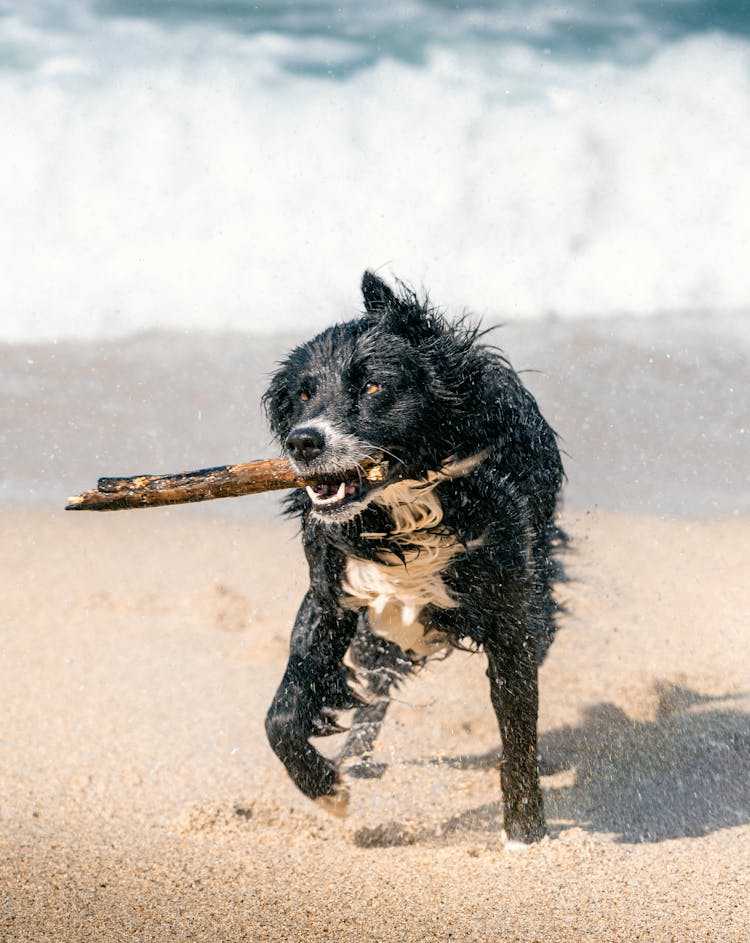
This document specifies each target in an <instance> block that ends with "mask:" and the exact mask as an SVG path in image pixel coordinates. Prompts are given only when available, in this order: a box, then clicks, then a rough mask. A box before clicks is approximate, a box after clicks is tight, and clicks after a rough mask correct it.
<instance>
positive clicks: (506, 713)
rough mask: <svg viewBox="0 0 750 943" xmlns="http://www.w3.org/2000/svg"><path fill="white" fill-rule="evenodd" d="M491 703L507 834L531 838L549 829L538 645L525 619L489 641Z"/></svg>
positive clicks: (518, 838)
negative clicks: (540, 754)
mask: <svg viewBox="0 0 750 943" xmlns="http://www.w3.org/2000/svg"><path fill="white" fill-rule="evenodd" d="M486 648H487V657H488V660H489V665H488V669H487V674H488V676H489V679H490V695H491V697H492V706H493V707H494V709H495V714H496V715H497V720H498V724H499V726H500V735H501V737H502V741H503V756H502V761H501V767H500V769H501V772H500V784H501V788H502V796H503V813H504V827H505V834H506V836H507V838H508V840H509V841H512V842H523V843H529V842H534V841H539V839H540V838H542V837H543V836H544V835H545V832H546V827H545V823H544V808H543V805H542V791H541V787H540V785H539V768H538V765H537V713H538V705H539V688H538V682H537V664H536V646H535V644H534V641H533V639H530V638H529V637H528V636H527V634H526V626H525V624H523V625H521V624H518V623H516V624H515V625H511V626H507V627H505V628H504V631H503V632H502V633H501V634H500V636H499V637H498V638H496V639H493V640H492V643H491V644H488V645H487V646H486Z"/></svg>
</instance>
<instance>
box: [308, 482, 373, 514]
mask: <svg viewBox="0 0 750 943" xmlns="http://www.w3.org/2000/svg"><path fill="white" fill-rule="evenodd" d="M305 490H306V491H307V493H308V494H309V496H310V500H311V501H312V503H313V506H314V507H315V508H316V509H317V510H334V509H335V508H340V507H343V506H344V505H345V504H348V503H349V502H350V501H356V500H357V498H361V497H362V495H363V494H364V493H365V488H364V486H363V485H361V484H360V483H359V482H346V481H340V482H338V483H326V484H322V485H314V486H313V487H310V485H307V487H306V488H305Z"/></svg>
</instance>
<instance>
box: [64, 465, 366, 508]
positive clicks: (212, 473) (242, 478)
mask: <svg viewBox="0 0 750 943" xmlns="http://www.w3.org/2000/svg"><path fill="white" fill-rule="evenodd" d="M364 476H365V477H366V478H368V479H369V480H370V481H380V480H381V479H382V477H383V468H382V465H379V464H370V465H369V467H368V468H367V469H366V470H365V472H364ZM354 480H356V478H355V479H354ZM321 483H322V479H320V478H315V479H313V478H302V477H300V476H299V475H297V473H296V472H295V471H294V470H293V469H292V467H291V465H290V464H289V462H288V461H287V460H286V459H285V458H271V459H263V460H261V461H257V462H246V463H244V464H241V465H220V466H218V467H217V468H203V469H200V470H199V471H191V472H182V473H180V474H178V475H134V476H133V477H132V478H100V479H99V481H98V482H97V486H96V488H94V489H92V490H91V491H84V493H83V494H79V495H76V496H74V497H72V498H68V503H67V505H66V506H65V510H66V511H121V510H125V509H126V508H152V507H163V506H164V505H169V504H189V503H192V502H195V501H211V500H213V499H214V498H235V497H240V496H241V495H246V494H260V493H261V492H264V491H278V490H282V489H285V488H304V487H305V486H306V485H316V484H321Z"/></svg>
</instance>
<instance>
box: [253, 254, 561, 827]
mask: <svg viewBox="0 0 750 943" xmlns="http://www.w3.org/2000/svg"><path fill="white" fill-rule="evenodd" d="M362 292H363V296H364V302H365V312H364V315H363V316H362V317H360V318H358V319H356V320H352V321H349V322H347V323H344V324H337V325H335V326H333V327H331V328H329V329H328V330H326V331H324V332H323V333H322V334H320V335H319V336H318V337H315V338H314V339H313V340H311V341H310V342H309V343H307V344H304V345H303V346H301V347H298V348H297V349H295V350H293V351H292V352H291V354H290V355H289V357H288V359H287V360H286V361H285V362H284V363H283V364H281V365H280V368H279V369H278V371H277V372H276V374H275V375H274V377H273V380H272V382H271V385H270V388H269V389H268V391H267V393H266V394H265V398H264V402H265V406H266V409H267V414H268V417H269V421H270V424H271V427H272V429H273V432H274V433H275V435H276V436H277V437H278V439H279V440H280V442H281V443H282V445H283V446H284V447H285V449H286V451H287V453H288V454H289V455H290V458H291V459H292V463H293V464H294V465H296V467H297V468H298V470H299V471H300V472H301V473H303V474H307V475H320V476H330V477H333V478H336V479H337V480H338V479H341V480H344V479H347V480H349V477H350V476H351V473H352V470H355V471H356V469H357V464H358V463H359V462H361V461H363V460H364V459H365V458H366V457H367V456H379V455H383V456H384V457H385V459H386V460H388V462H389V464H388V466H387V475H386V478H385V480H384V481H383V482H382V483H381V484H379V485H375V486H367V488H368V489H369V490H367V489H365V490H363V489H360V488H358V487H357V486H356V485H350V486H349V487H348V488H347V489H346V497H345V498H344V499H343V501H342V502H340V504H336V503H333V504H330V505H329V504H323V505H321V506H319V507H318V506H316V507H315V508H314V507H313V503H312V501H311V497H310V496H309V495H308V493H307V492H306V491H305V490H300V491H296V492H294V493H293V494H292V496H291V497H290V499H289V501H288V510H289V511H290V512H291V513H294V514H298V515H299V516H300V518H301V521H302V535H303V542H304V547H305V552H306V555H307V560H308V563H309V568H310V588H309V590H308V592H307V595H306V596H305V599H304V601H303V603H302V606H301V608H300V611H299V614H298V616H297V620H296V622H295V625H294V629H293V631H292V638H291V650H290V657H289V663H288V665H287V669H286V672H285V674H284V677H283V680H282V682H281V685H280V687H279V689H278V692H277V694H276V696H275V698H274V701H273V704H272V705H271V709H270V711H269V714H268V717H267V722H266V729H267V732H268V736H269V740H270V742H271V745H272V746H273V749H274V750H275V752H276V753H277V755H278V756H279V758H280V759H281V760H282V762H283V763H284V764H285V766H286V768H287V770H288V772H289V774H290V776H291V777H292V779H293V780H294V782H295V783H296V784H297V786H298V787H299V788H300V789H301V790H302V792H304V793H305V794H306V795H307V796H309V797H311V798H319V797H323V796H332V795H335V794H336V793H337V792H338V791H340V789H341V788H342V786H341V778H340V777H341V773H340V769H339V766H340V762H341V761H342V760H343V759H348V758H351V757H355V756H357V755H363V756H365V757H366V756H367V754H368V753H369V750H370V749H371V747H372V743H373V741H374V738H375V736H376V735H377V731H378V729H379V725H380V722H381V721H382V719H383V716H384V714H385V710H386V707H387V703H388V696H389V691H390V689H391V687H392V686H393V685H394V684H397V683H398V682H399V681H400V680H401V679H403V677H404V676H406V675H408V674H409V673H411V672H412V671H413V670H415V669H416V668H418V667H419V666H420V665H421V664H423V663H424V658H422V657H417V656H415V655H414V654H413V653H411V652H402V651H401V650H400V649H399V648H398V646H397V645H395V644H393V642H391V641H388V640H387V639H386V638H382V637H380V636H378V635H375V634H374V633H373V632H372V631H371V626H370V624H369V616H368V611H367V610H366V609H362V610H360V611H353V610H352V609H350V608H347V606H346V604H345V601H343V600H342V591H341V580H342V575H343V574H344V571H345V568H346V561H347V558H349V557H357V558H359V559H364V560H379V559H382V555H383V553H384V552H387V551H391V552H392V553H394V554H395V555H396V556H397V557H398V558H400V559H401V560H403V559H404V554H405V552H408V544H405V543H404V540H403V539H400V540H399V539H398V536H397V535H395V534H394V533H393V522H392V519H391V517H390V515H389V512H388V510H387V508H384V507H383V506H380V505H378V504H377V503H375V502H373V501H372V500H371V499H372V498H373V496H374V494H376V492H377V489H378V488H383V487H387V486H388V485H389V484H391V483H393V482H395V481H398V480H403V479H417V480H421V479H424V478H425V476H426V475H427V474H428V473H429V472H434V471H438V470H440V469H441V467H442V465H443V463H444V462H445V461H446V460H447V459H448V458H455V459H464V458H468V457H471V456H476V455H482V454H484V453H486V457H484V459H483V460H482V461H480V463H479V464H478V465H477V467H476V468H475V469H474V470H473V471H471V472H470V473H468V474H465V475H463V476H461V477H457V478H454V479H450V480H445V481H441V483H440V484H439V485H438V486H437V489H436V494H437V496H438V498H439V501H440V504H441V506H442V510H443V519H442V521H441V523H440V525H439V528H440V531H441V533H443V534H445V535H448V536H454V537H455V538H456V540H457V541H458V542H459V544H460V545H461V546H462V547H464V548H465V549H464V550H463V551H462V552H459V553H457V554H456V555H455V556H454V557H453V558H452V559H451V560H450V562H449V564H448V565H447V567H446V568H445V570H444V571H443V572H442V578H443V582H444V584H445V586H446V587H447V588H448V590H449V592H450V593H451V595H452V596H453V598H454V599H455V601H456V602H457V606H455V607H454V608H440V607H438V606H427V607H426V608H425V609H424V610H422V612H421V616H420V621H421V622H422V623H423V624H424V625H425V626H426V627H428V628H429V629H430V630H437V631H439V632H440V633H443V634H444V635H445V636H447V637H448V639H449V641H450V642H451V644H453V645H455V646H457V647H459V646H463V645H467V644H468V645H471V646H473V647H479V646H481V647H482V648H483V649H484V651H485V653H486V655H487V659H488V670H487V674H488V676H489V681H490V695H491V699H492V704H493V707H494V709H495V712H496V714H497V718H498V723H499V726H500V732H501V735H502V741H503V761H502V769H501V785H502V794H503V805H504V817H505V822H504V824H505V830H506V833H507V835H508V838H509V839H511V840H516V841H521V842H530V841H535V840H537V839H539V838H541V837H542V835H543V834H544V832H545V825H544V814H543V809H542V796H541V791H540V787H539V776H538V770H537V758H536V723H537V699H538V694H537V666H538V664H539V663H540V662H541V660H542V659H543V657H544V655H545V653H546V651H547V648H548V647H549V644H550V642H551V641H552V637H553V635H554V631H555V621H554V619H555V613H556V604H555V602H554V600H553V596H552V587H553V582H554V580H555V579H558V578H560V577H561V576H562V573H561V570H560V568H559V564H558V562H557V560H556V559H555V550H556V549H558V548H559V547H560V545H561V544H562V543H563V542H564V535H563V534H562V532H561V531H560V530H559V528H558V527H557V525H556V523H555V509H556V504H557V499H558V494H559V490H560V486H561V482H562V478H563V470H562V464H561V461H560V455H559V451H558V448H557V444H556V439H555V434H554V432H553V431H552V430H551V429H550V427H549V426H548V424H547V423H546V422H545V420H544V419H543V418H542V416H541V414H540V412H539V409H538V407H537V404H536V402H535V401H534V399H533V397H532V396H531V394H530V393H529V392H528V391H527V390H526V389H525V388H524V387H523V386H522V384H521V382H520V380H519V378H518V376H517V375H516V373H515V372H514V371H513V370H512V368H511V367H510V365H509V363H508V362H507V360H506V359H505V358H504V357H503V356H502V355H501V354H500V353H499V352H498V351H497V350H495V349H494V348H491V347H488V346H486V345H484V344H482V343H480V334H479V332H478V330H477V328H476V327H474V326H473V325H471V324H469V323H467V322H466V321H465V320H459V321H458V322H456V323H450V322H448V321H447V320H446V319H445V318H444V317H443V316H442V315H441V314H440V313H439V312H438V311H436V310H435V309H434V308H432V307H431V306H430V305H429V304H427V303H426V302H425V303H423V302H420V301H419V300H418V299H417V297H416V296H415V295H414V294H413V293H412V292H411V291H410V290H408V289H406V288H404V287H403V286H400V287H399V291H398V293H394V292H393V291H392V290H391V289H390V288H389V287H388V286H387V285H386V284H385V283H384V282H383V281H382V280H381V279H379V278H378V277H377V276H375V275H373V274H371V273H369V272H366V273H365V275H364V278H363V281H362ZM337 473H338V474H337ZM335 487H336V486H335V485H333V486H331V487H330V488H329V489H328V490H327V491H326V490H325V489H323V490H322V491H320V492H318V493H317V496H318V498H320V497H321V496H322V497H323V498H325V499H327V500H329V501H333V500H334V498H333V495H334V492H335ZM373 533H376V534H381V535H383V536H381V537H379V538H377V539H374V538H373V537H372V536H368V537H365V536H363V535H364V534H370V535H372V534H373ZM479 538H481V539H482V543H481V546H476V545H474V546H471V545H472V542H476V541H477V540H478V539H479ZM390 559H391V560H392V559H393V558H390ZM393 565H395V566H404V565H407V564H404V563H398V562H394V563H393ZM347 652H349V659H348V660H349V662H350V664H352V665H353V666H354V667H353V669H352V668H347V667H346V666H345V665H344V661H343V660H344V657H345V655H346V654H347ZM363 691H364V694H363V693H362V692H363ZM350 708H355V709H356V713H355V716H354V725H353V727H352V730H351V732H350V734H349V737H348V739H347V742H346V744H345V746H344V749H343V750H342V753H341V755H340V756H339V758H338V760H337V761H336V762H334V761H331V760H329V759H326V758H324V757H323V756H321V754H320V753H318V751H317V750H316V749H315V748H314V747H313V746H312V745H311V744H310V742H309V738H310V737H311V736H317V735H324V734H327V733H333V732H338V731H339V730H340V729H341V728H340V727H339V725H338V723H337V716H338V713H339V712H340V711H343V710H347V709H350ZM357 771H358V772H359V773H360V774H367V772H368V767H367V765H366V764H364V765H361V766H359V767H358V768H357V767H355V768H354V772H355V773H356V772H357ZM371 772H373V774H375V773H377V770H375V771H371Z"/></svg>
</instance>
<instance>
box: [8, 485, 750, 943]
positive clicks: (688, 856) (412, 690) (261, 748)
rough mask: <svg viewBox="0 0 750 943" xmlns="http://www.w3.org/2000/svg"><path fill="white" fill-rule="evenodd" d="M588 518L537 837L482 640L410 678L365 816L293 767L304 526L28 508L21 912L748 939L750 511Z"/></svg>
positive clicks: (18, 536) (262, 936) (347, 927)
mask: <svg viewBox="0 0 750 943" xmlns="http://www.w3.org/2000/svg"><path fill="white" fill-rule="evenodd" d="M237 500H239V501H240V502H242V501H249V500H251V499H237ZM565 524H566V526H567V527H568V530H569V531H570V533H571V535H572V537H573V548H574V549H573V550H572V552H571V553H570V554H569V560H568V567H569V570H570V573H571V577H572V579H571V581H570V582H569V583H568V584H566V585H565V586H564V587H563V590H562V598H563V599H564V601H565V603H566V605H567V607H568V610H569V614H568V615H567V616H565V617H564V618H563V620H562V624H561V628H560V631H559V635H558V638H557V640H556V641H555V644H554V645H553V647H552V650H551V652H550V655H549V657H548V659H547V661H546V662H545V664H544V666H543V668H542V669H541V712H540V751H541V755H542V771H543V774H544V775H543V779H542V782H543V788H544V797H545V804H546V811H547V818H548V824H549V830H550V835H549V837H548V838H546V839H544V840H543V841H542V842H541V843H540V844H539V845H538V846H535V847H531V848H529V849H528V850H525V851H521V852H517V853H512V852H507V851H505V850H504V849H503V847H502V843H501V839H500V829H501V826H502V822H501V813H500V811H499V804H498V790H499V785H498V772H497V763H498V753H497V751H498V747H499V737H498V732H497V728H496V723H495V721H494V717H493V715H492V713H491V710H490V704H489V695H488V692H487V689H486V679H485V677H484V674H483V671H484V664H483V656H482V655H481V654H477V655H469V654H466V653H460V652H457V653H454V654H453V655H452V656H451V657H450V658H448V659H446V660H445V661H443V662H439V663H433V664H430V665H428V667H427V668H426V669H425V671H424V672H423V673H422V674H421V675H420V676H419V677H418V678H416V679H414V680H413V681H410V682H409V683H408V684H407V685H406V686H404V687H403V689H402V690H401V691H400V692H399V694H398V696H397V699H396V702H395V703H394V704H393V705H392V707H391V711H390V713H389V715H388V718H387V720H386V724H385V726H384V729H383V732H382V734H381V737H380V739H379V741H378V744H377V748H376V752H375V755H374V761H375V762H378V763H382V764H384V766H385V770H384V773H383V775H382V778H380V779H374V780H356V781H353V782H352V785H351V788H352V801H351V813H350V815H349V817H348V818H347V819H346V820H344V821H343V822H341V821H339V820H336V819H331V818H329V817H328V816H326V814H325V813H324V812H322V811H320V810H318V809H317V808H316V807H315V806H314V805H313V804H311V803H309V802H308V801H307V800H306V799H305V798H304V797H303V796H302V795H301V794H299V793H298V792H297V791H296V790H295V789H294V787H293V786H292V785H291V783H290V781H289V779H288V778H287V776H286V773H285V772H284V770H283V768H282V767H281V764H280V763H279V762H278V761H277V760H276V758H275V757H274V756H273V754H272V753H271V750H270V748H269V747H268V746H267V744H266V741H265V736H264V731H263V718H264V714H265V710H266V708H267V706H268V704H269V702H270V699H271V697H272V695H273V692H274V690H275V686H276V684H277V683H278V680H279V678H280V676H281V673H282V671H283V667H284V664H285V657H286V649H287V644H288V634H289V628H290V625H291V622H292V619H293V616H294V612H295V608H296V605H297V603H298V601H299V599H300V597H301V595H302V593H303V591H304V585H305V574H304V562H303V558H302V554H301V550H300V548H299V546H298V542H297V540H296V536H295V528H294V526H293V525H292V524H290V523H288V522H280V521H272V520H267V521H263V520H249V521H248V520H244V519H241V518H239V519H236V518H231V519H226V518H224V519H222V518H216V517H209V516H207V515H206V513H205V512H201V510H200V509H194V508H173V509H164V510H148V511H143V512H138V513H133V512H124V513H118V514H105V515H95V514H89V515H86V514H65V513H64V512H62V511H56V510H47V509H43V508H28V507H27V508H20V507H5V508H4V509H3V510H2V512H0V527H1V528H2V534H3V537H2V557H1V562H2V568H3V573H4V574H5V577H6V578H5V580H4V582H3V589H2V607H3V612H4V617H5V618H4V629H3V636H2V672H3V677H2V683H1V684H0V691H1V692H2V694H0V698H1V700H2V707H3V717H4V721H3V730H2V756H3V767H4V768H3V798H2V803H1V804H0V836H1V838H2V849H3V854H2V856H1V859H0V900H1V901H2V907H0V939H2V940H3V941H8V943H10V941H24V943H25V941H31V940H33V941H42V940H50V941H52V940H54V941H56V943H59V941H74V940H75V941H89V940H90V941H120V940H122V941H135V940H137V941H139V943H140V941H144V943H145V941H151V940H154V941H157V940H159V941H161V940H185V941H188V940H191V941H192V940H210V939H221V940H232V941H233V940H237V941H240V940H279V941H281V940H284V941H291V940H300V941H301V940H337V941H345V940H352V941H354V940H356V941H385V940H388V941H401V940H403V941H411V940H415V941H416V940H425V939H435V940H438V939H440V940H445V939H452V940H461V941H464V940H465V941H469V940H476V941H480V940H481V941H483V940H490V939H491V940H503V941H504V940H508V941H511V940H513V941H516V940H518V941H533V940H544V941H549V943H553V941H574V940H576V941H577V940H596V941H611V940H649V941H651V940H654V941H674V940H677V941H683V940H684V941H688V940H701V941H702V940H712V941H713V940H717V941H722V943H730V941H732V943H734V941H736V943H741V941H744V940H746V939H747V938H748V935H749V934H750V918H749V916H748V909H747V886H748V880H750V736H748V733H749V731H748V712H749V711H750V699H749V697H748V678H750V656H749V655H748V653H749V652H750V645H749V644H748V643H749V642H750V624H749V622H748V619H747V613H748V611H750V589H749V588H748V583H747V580H746V578H745V574H746V566H747V560H748V557H749V555H750V519H748V518H747V517H746V516H740V517H737V518H734V519H729V518H724V519H717V520H713V521H685V520H677V519H663V518H662V519H658V518H656V517H654V516H646V515H637V514H625V513H615V512H603V511H599V512H593V513H588V512H574V511H571V512H569V513H568V514H567V515H566V517H565ZM324 747H325V749H333V748H334V747H335V739H334V738H332V739H329V740H328V741H327V742H326V743H324Z"/></svg>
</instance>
